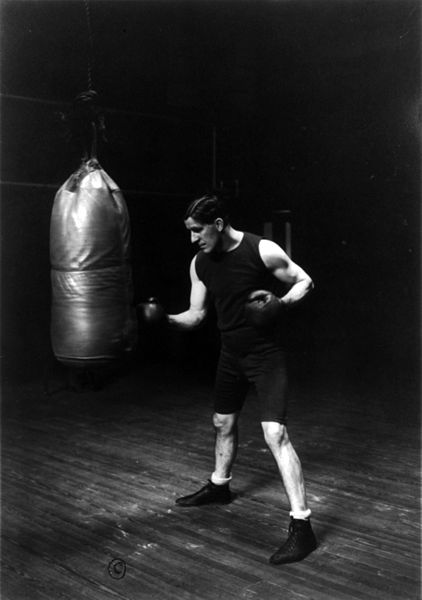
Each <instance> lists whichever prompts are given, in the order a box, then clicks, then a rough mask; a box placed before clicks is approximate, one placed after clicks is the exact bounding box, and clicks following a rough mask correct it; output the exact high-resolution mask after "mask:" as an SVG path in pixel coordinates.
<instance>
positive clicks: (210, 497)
mask: <svg viewBox="0 0 422 600" xmlns="http://www.w3.org/2000/svg"><path fill="white" fill-rule="evenodd" d="M231 500H232V497H231V493H230V489H229V484H228V483H226V484H223V485H215V484H214V483H212V481H211V480H208V483H207V484H206V485H204V487H202V488H201V489H200V490H198V491H197V492H195V493H194V494H189V496H182V497H181V498H177V500H176V504H177V505H178V506H201V505H202V504H229V502H231Z"/></svg>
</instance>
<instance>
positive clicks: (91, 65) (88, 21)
mask: <svg viewBox="0 0 422 600" xmlns="http://www.w3.org/2000/svg"><path fill="white" fill-rule="evenodd" d="M84 4H85V14H86V24H87V29H88V57H87V71H88V90H92V89H93V85H92V72H93V68H94V38H93V35H92V21H91V9H90V6H89V0H84Z"/></svg>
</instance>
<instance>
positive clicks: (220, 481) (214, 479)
mask: <svg viewBox="0 0 422 600" xmlns="http://www.w3.org/2000/svg"><path fill="white" fill-rule="evenodd" d="M231 478H232V476H231V475H230V477H218V475H216V474H215V472H214V473H212V475H211V483H213V484H214V485H226V484H227V483H229V481H231Z"/></svg>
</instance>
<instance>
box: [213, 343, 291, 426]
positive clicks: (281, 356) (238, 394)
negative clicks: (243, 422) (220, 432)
mask: <svg viewBox="0 0 422 600" xmlns="http://www.w3.org/2000/svg"><path fill="white" fill-rule="evenodd" d="M251 384H253V385H254V387H255V390H256V393H257V396H258V399H259V402H260V405H261V421H276V422H278V423H286V419H287V369H286V357H285V353H284V352H283V351H282V350H280V349H278V348H274V349H265V350H262V351H260V352H257V353H250V354H246V355H244V356H243V355H241V356H239V355H236V354H233V353H231V352H229V351H228V350H227V349H225V348H224V347H223V348H222V350H221V354H220V359H219V362H218V367H217V374H216V381H215V405H214V410H215V412H217V413H220V414H223V415H227V414H232V413H235V412H237V411H239V410H241V408H242V406H243V404H244V401H245V398H246V394H247V392H248V389H249V387H250V385H251Z"/></svg>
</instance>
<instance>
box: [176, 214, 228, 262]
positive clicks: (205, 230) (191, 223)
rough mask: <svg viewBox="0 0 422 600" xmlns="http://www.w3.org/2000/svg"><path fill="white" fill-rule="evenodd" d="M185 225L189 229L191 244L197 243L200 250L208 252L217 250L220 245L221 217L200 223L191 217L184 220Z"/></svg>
mask: <svg viewBox="0 0 422 600" xmlns="http://www.w3.org/2000/svg"><path fill="white" fill-rule="evenodd" d="M185 227H186V229H187V230H188V231H190V239H191V242H192V244H198V246H199V248H200V250H202V252H205V253H206V254H209V253H210V252H215V251H217V252H218V250H219V248H220V246H221V232H222V230H223V221H222V219H216V220H215V221H214V223H201V222H200V221H196V220H195V219H193V218H192V217H189V218H188V219H186V221H185Z"/></svg>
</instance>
